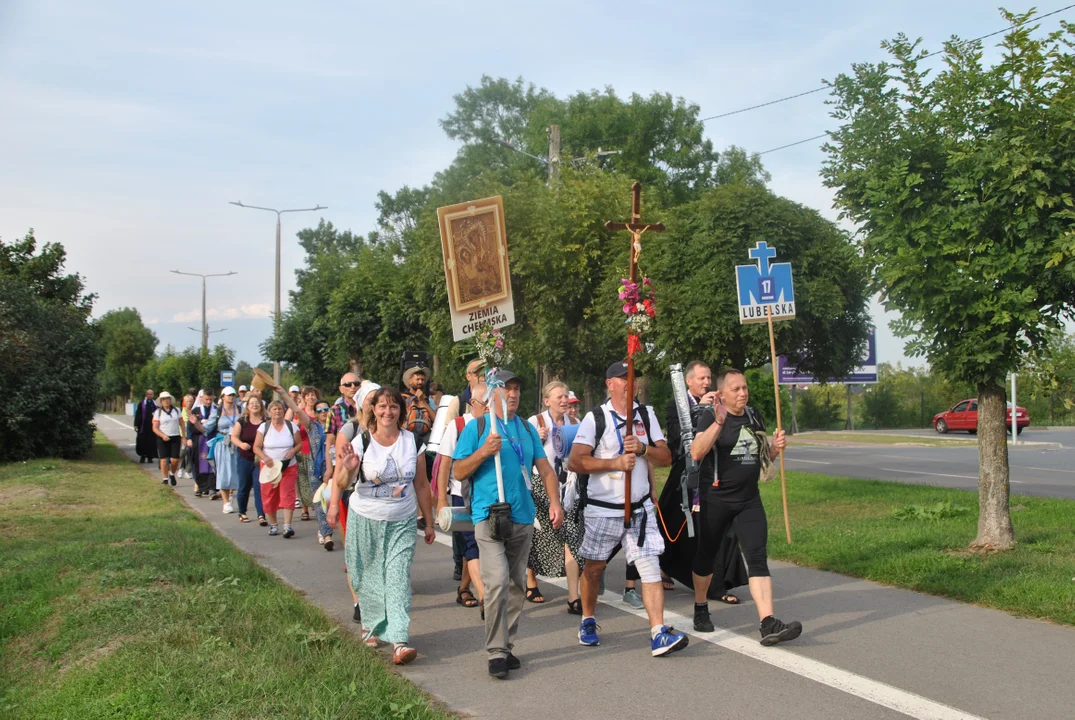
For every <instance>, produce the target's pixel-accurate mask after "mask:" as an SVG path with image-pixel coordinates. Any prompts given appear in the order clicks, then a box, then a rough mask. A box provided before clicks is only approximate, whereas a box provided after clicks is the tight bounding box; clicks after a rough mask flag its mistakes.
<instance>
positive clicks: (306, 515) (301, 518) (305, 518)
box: [299, 512, 310, 520]
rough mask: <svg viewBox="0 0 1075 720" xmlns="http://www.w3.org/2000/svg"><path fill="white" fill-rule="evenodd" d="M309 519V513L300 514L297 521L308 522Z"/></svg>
mask: <svg viewBox="0 0 1075 720" xmlns="http://www.w3.org/2000/svg"><path fill="white" fill-rule="evenodd" d="M309 519H310V513H309V512H304V513H303V514H302V516H301V517H299V520H309Z"/></svg>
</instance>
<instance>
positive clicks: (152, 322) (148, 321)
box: [142, 317, 161, 325]
mask: <svg viewBox="0 0 1075 720" xmlns="http://www.w3.org/2000/svg"><path fill="white" fill-rule="evenodd" d="M160 321H161V319H160V318H155V317H154V318H146V319H145V320H143V321H142V322H143V323H144V324H146V325H157V324H159V323H160Z"/></svg>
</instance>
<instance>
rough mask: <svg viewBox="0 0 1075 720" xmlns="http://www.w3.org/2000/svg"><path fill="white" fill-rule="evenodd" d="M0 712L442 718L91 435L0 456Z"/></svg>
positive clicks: (288, 590) (88, 715)
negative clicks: (41, 451)
mask: <svg viewBox="0 0 1075 720" xmlns="http://www.w3.org/2000/svg"><path fill="white" fill-rule="evenodd" d="M0 537H2V538H3V552H0V717H11V718H38V717H72V718H74V717H77V718H96V717H123V718H191V717H204V718H263V717H303V718H338V717H362V718H401V719H402V718H408V719H409V718H422V719H424V718H431V719H432V718H441V719H445V720H447V719H448V718H451V717H453V716H452V715H449V714H447V713H445V712H443V711H441V710H439V709H437V708H435V707H434V706H433V704H432V703H431V700H430V698H429V697H428V696H426V695H424V694H423V693H422V692H421V691H420V690H418V689H417V688H416V687H415V686H413V685H412V684H410V683H409V682H407V681H406V680H405V679H403V678H402V677H400V676H399V675H397V674H395V673H393V672H391V671H390V669H389V668H388V667H387V666H386V665H385V664H384V662H383V661H382V660H381V659H380V657H379V656H378V655H377V653H376V652H375V651H373V650H370V649H368V648H365V647H364V646H363V645H362V644H361V642H359V640H358V638H357V637H355V636H354V635H352V634H351V633H349V632H346V631H343V630H341V629H340V628H339V627H338V626H337V625H336V624H335V623H333V622H332V621H331V620H330V619H329V618H328V617H327V616H326V615H324V614H323V613H322V612H321V611H320V610H319V609H318V608H316V607H315V606H313V605H312V604H311V603H309V602H307V601H305V600H304V599H303V598H302V597H301V596H300V595H299V594H297V593H296V592H295V591H293V590H292V589H291V588H289V587H288V586H286V585H284V584H283V583H282V582H280V581H279V580H278V579H277V578H276V577H275V576H273V575H272V574H271V573H269V572H268V571H266V570H264V569H262V568H261V567H260V566H258V565H257V564H256V563H255V562H254V561H253V560H252V559H251V558H250V557H248V556H247V555H245V554H243V553H242V552H240V551H239V550H237V549H236V548H235V547H234V546H233V545H232V544H231V543H229V542H228V541H227V540H225V539H224V538H222V537H220V536H219V535H217V534H216V533H215V532H214V531H213V530H212V529H211V528H210V526H209V525H207V524H206V523H205V522H203V521H202V520H201V519H199V518H197V517H196V516H195V515H194V514H193V513H192V512H191V511H189V510H188V509H187V508H186V507H184V505H183V504H182V502H181V501H180V499H179V498H178V497H177V496H176V495H175V494H173V493H172V492H170V491H169V490H168V489H167V488H162V487H161V486H160V485H158V484H157V483H155V482H153V481H152V480H150V479H149V478H147V477H146V475H145V473H143V472H142V471H141V470H139V469H138V468H137V467H136V466H135V465H134V464H132V463H131V462H129V461H128V460H127V459H126V458H125V457H123V455H122V454H121V453H120V451H119V450H118V449H117V448H115V447H114V446H113V445H111V444H110V443H108V442H107V441H106V440H105V439H104V438H103V437H102V436H101V435H98V437H97V444H96V446H95V448H94V450H93V452H92V453H91V454H90V456H89V457H88V458H86V459H84V460H80V461H63V460H43V461H42V460H38V461H32V462H28V463H13V464H8V465H2V466H0Z"/></svg>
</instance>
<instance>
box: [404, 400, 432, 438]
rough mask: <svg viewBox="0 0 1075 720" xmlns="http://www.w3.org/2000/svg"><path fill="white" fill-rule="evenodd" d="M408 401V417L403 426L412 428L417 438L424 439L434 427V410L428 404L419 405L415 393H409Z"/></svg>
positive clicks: (408, 428)
mask: <svg viewBox="0 0 1075 720" xmlns="http://www.w3.org/2000/svg"><path fill="white" fill-rule="evenodd" d="M406 402H407V417H406V418H405V419H404V421H403V427H404V428H406V429H407V430H410V431H411V433H413V434H414V437H415V438H416V440H424V439H425V438H427V437H429V433H430V431H431V430H432V429H433V412H432V410H430V409H429V407H428V405H426V406H422V405H419V404H418V402H417V401H416V400H415V397H414V396H413V395H407V396H406Z"/></svg>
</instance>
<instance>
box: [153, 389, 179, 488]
mask: <svg viewBox="0 0 1075 720" xmlns="http://www.w3.org/2000/svg"><path fill="white" fill-rule="evenodd" d="M173 399H174V398H173V397H172V394H171V393H170V392H168V391H167V390H165V391H163V392H162V393H161V394H160V396H159V397H158V398H157V401H158V402H159V403H160V404H159V405H158V406H157V409H156V410H155V411H154V412H153V434H154V435H156V436H157V457H159V458H160V465H161V485H167V484H168V483H169V482H170V483H172V485H173V486H174V485H175V474H176V473H177V472H178V471H179V454H180V453H181V452H182V451H183V440H184V433H183V425H182V423H181V422H180V421H181V420H182V418H183V413H181V412H180V411H179V408H177V407H175V406H173V405H172V400H173ZM169 470H170V471H169Z"/></svg>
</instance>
